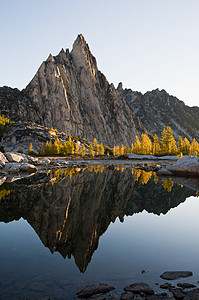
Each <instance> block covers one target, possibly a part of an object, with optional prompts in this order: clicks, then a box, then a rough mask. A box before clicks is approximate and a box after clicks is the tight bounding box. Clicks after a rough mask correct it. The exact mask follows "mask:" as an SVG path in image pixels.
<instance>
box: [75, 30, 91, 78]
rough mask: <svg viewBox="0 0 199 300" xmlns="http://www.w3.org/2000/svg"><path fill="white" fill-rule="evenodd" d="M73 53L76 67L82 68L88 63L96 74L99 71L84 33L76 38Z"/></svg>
mask: <svg viewBox="0 0 199 300" xmlns="http://www.w3.org/2000/svg"><path fill="white" fill-rule="evenodd" d="M71 55H72V58H73V61H74V64H75V65H76V67H78V68H81V67H86V65H87V66H89V68H90V69H91V71H92V73H93V74H95V72H96V71H97V62H96V59H95V57H94V56H93V55H92V53H91V51H90V49H89V46H88V44H87V43H86V41H85V38H84V36H83V35H82V34H79V35H78V37H77V39H76V40H75V42H74V44H73V49H72V51H71Z"/></svg>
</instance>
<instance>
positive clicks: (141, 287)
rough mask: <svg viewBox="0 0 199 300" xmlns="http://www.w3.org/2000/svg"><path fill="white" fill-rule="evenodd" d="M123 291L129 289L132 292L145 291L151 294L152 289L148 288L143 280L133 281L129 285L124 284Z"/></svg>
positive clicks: (152, 292)
mask: <svg viewBox="0 0 199 300" xmlns="http://www.w3.org/2000/svg"><path fill="white" fill-rule="evenodd" d="M124 290H125V291H129V292H132V293H141V292H143V293H145V294H148V295H153V294H154V291H153V290H152V289H151V288H150V286H149V285H148V284H146V283H144V282H139V283H133V284H131V285H128V286H125V288H124Z"/></svg>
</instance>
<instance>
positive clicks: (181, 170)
mask: <svg viewBox="0 0 199 300" xmlns="http://www.w3.org/2000/svg"><path fill="white" fill-rule="evenodd" d="M166 168H167V169H168V170H169V171H171V172H172V173H174V174H193V175H199V158H198V157H195V156H188V155H186V156H183V157H181V158H180V159H179V160H178V161H177V162H175V163H174V164H173V165H169V166H167V167H166Z"/></svg>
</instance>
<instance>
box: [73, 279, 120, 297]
mask: <svg viewBox="0 0 199 300" xmlns="http://www.w3.org/2000/svg"><path fill="white" fill-rule="evenodd" d="M114 289H115V287H114V286H109V285H108V284H106V283H99V284H90V285H87V286H86V287H85V288H83V289H82V290H81V291H79V292H77V297H78V298H87V297H91V296H93V295H96V294H101V293H102V294H105V293H107V292H110V291H112V290H114Z"/></svg>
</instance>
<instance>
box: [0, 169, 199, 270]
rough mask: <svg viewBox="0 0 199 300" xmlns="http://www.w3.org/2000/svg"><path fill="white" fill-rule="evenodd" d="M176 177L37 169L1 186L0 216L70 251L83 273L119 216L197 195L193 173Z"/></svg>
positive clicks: (161, 207) (157, 210) (52, 245)
mask: <svg viewBox="0 0 199 300" xmlns="http://www.w3.org/2000/svg"><path fill="white" fill-rule="evenodd" d="M174 180H175V181H176V183H177V184H174V182H173V180H172V179H171V178H162V179H160V178H158V177H157V175H156V174H155V173H152V172H145V171H143V170H139V169H132V168H126V169H125V168H121V167H110V166H109V167H108V166H106V167H104V166H102V165H100V166H90V167H88V168H84V169H80V168H74V169H71V168H70V169H69V168H68V169H66V170H56V171H50V172H48V174H43V173H42V174H35V175H34V176H32V177H29V178H26V179H21V180H17V181H15V182H13V183H6V182H5V183H4V184H3V185H2V186H1V189H0V221H1V222H11V221H13V220H18V219H20V218H21V217H22V218H23V219H25V220H27V221H28V223H29V224H30V225H31V226H32V227H33V228H34V230H35V231H36V233H37V234H38V236H39V237H40V239H41V241H42V243H43V244H44V245H45V246H46V247H48V248H49V249H50V251H51V252H52V253H54V252H55V251H58V252H60V254H61V255H62V256H63V257H64V258H65V257H66V256H68V258H70V257H71V255H73V256H74V259H75V263H76V265H77V266H78V268H79V270H80V271H81V272H84V271H85V270H86V268H87V266H88V264H89V262H90V260H91V257H92V255H93V253H94V251H95V250H96V249H97V247H98V242H99V238H100V236H101V235H102V234H103V233H104V232H105V231H106V230H107V228H108V226H109V224H110V223H111V222H114V221H115V220H116V218H117V217H119V219H120V221H123V219H124V216H125V215H127V216H128V215H133V214H135V213H139V212H142V211H143V210H146V211H148V212H151V213H154V214H157V215H159V214H161V213H163V214H166V213H167V212H168V211H169V210H170V209H171V208H174V207H176V206H178V205H179V204H180V203H182V202H184V201H185V200H186V198H187V197H189V196H192V195H196V191H197V189H198V186H199V182H198V179H197V178H193V179H190V178H189V179H182V178H181V179H179V178H175V179H174ZM183 184H185V185H187V186H189V187H192V189H190V188H188V187H185V186H183Z"/></svg>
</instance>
